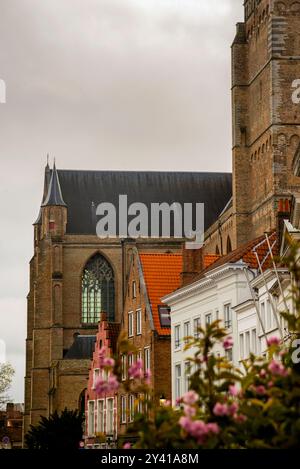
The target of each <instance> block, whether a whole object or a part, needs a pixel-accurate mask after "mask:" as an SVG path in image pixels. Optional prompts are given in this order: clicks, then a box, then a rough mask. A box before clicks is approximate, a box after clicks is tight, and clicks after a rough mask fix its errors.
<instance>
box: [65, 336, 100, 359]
mask: <svg viewBox="0 0 300 469" xmlns="http://www.w3.org/2000/svg"><path fill="white" fill-rule="evenodd" d="M95 342H96V336H95V335H77V336H76V337H75V339H74V342H73V344H72V345H71V347H70V348H69V350H68V351H67V353H66V355H65V356H64V359H65V360H78V359H79V360H80V359H81V360H85V359H87V360H89V359H90V360H91V359H92V358H93V352H94V348H95Z"/></svg>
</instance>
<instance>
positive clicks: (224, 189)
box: [58, 170, 232, 234]
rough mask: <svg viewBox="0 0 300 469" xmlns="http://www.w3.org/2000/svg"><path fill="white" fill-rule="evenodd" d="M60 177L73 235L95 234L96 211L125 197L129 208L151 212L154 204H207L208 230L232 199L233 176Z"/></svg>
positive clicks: (77, 173) (110, 174) (123, 173)
mask: <svg viewBox="0 0 300 469" xmlns="http://www.w3.org/2000/svg"><path fill="white" fill-rule="evenodd" d="M58 175H59V181H60V187H61V192H62V197H63V200H64V201H65V202H66V205H67V208H68V224H67V233H72V234H95V232H96V215H95V207H97V206H98V204H99V203H101V202H110V203H112V204H114V206H115V207H118V202H119V195H123V194H126V195H127V196H128V205H130V204H131V203H134V202H142V203H144V204H146V205H147V207H148V209H149V207H150V204H151V203H162V202H167V203H168V204H171V203H174V202H178V203H181V204H182V205H183V204H184V203H193V204H195V203H196V202H197V203H204V204H205V228H208V227H209V226H210V225H211V224H212V223H213V222H214V221H215V220H216V219H217V218H218V216H219V214H220V213H221V211H222V210H223V208H224V206H225V205H226V204H227V202H228V200H229V199H230V198H231V196H232V182H231V180H232V177H231V174H230V173H197V172H195V173H191V172H155V171H153V172H152V171H136V172H133V171H75V170H58ZM149 212H150V210H149Z"/></svg>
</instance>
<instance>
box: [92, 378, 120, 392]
mask: <svg viewBox="0 0 300 469" xmlns="http://www.w3.org/2000/svg"><path fill="white" fill-rule="evenodd" d="M118 389H119V382H118V379H117V377H116V376H115V375H111V376H109V377H108V379H107V380H105V379H103V378H102V377H99V378H97V379H96V382H95V392H96V393H97V394H98V395H99V396H101V397H102V396H104V395H105V394H109V393H112V392H115V391H117V390H118Z"/></svg>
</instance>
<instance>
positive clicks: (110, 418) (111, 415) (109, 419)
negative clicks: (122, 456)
mask: <svg viewBox="0 0 300 469" xmlns="http://www.w3.org/2000/svg"><path fill="white" fill-rule="evenodd" d="M111 403H112V407H111V406H110V404H111ZM110 423H111V426H110ZM114 426H115V399H114V398H113V397H108V398H107V399H106V434H108V435H113V434H114ZM110 427H111V428H110Z"/></svg>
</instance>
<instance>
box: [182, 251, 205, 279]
mask: <svg viewBox="0 0 300 469" xmlns="http://www.w3.org/2000/svg"><path fill="white" fill-rule="evenodd" d="M203 258H204V253H203V247H202V248H200V249H186V247H185V244H183V247H182V272H181V286H183V287H184V286H185V285H188V284H189V283H191V282H192V281H193V279H194V277H195V276H196V275H199V274H200V272H202V270H203V269H204V259H203Z"/></svg>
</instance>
